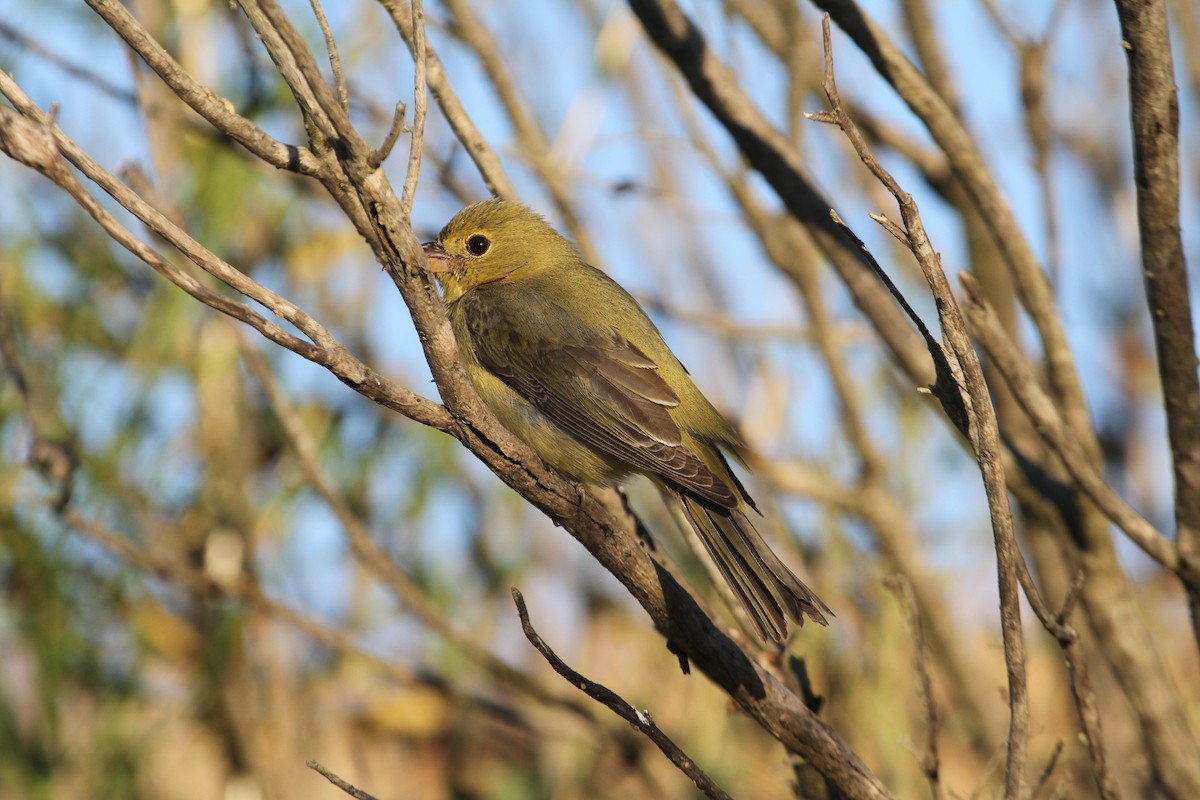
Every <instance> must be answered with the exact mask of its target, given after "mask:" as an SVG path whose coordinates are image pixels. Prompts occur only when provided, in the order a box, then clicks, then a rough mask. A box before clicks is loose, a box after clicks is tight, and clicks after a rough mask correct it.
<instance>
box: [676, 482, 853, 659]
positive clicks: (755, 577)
mask: <svg viewBox="0 0 1200 800" xmlns="http://www.w3.org/2000/svg"><path fill="white" fill-rule="evenodd" d="M675 496H676V498H677V499H678V500H679V503H680V505H681V506H682V507H683V510H684V513H686V514H687V517H688V519H689V520H690V521H691V523H692V528H694V529H695V531H696V533H697V534H699V535H700V539H701V541H703V542H704V546H705V547H706V548H707V549H708V552H709V554H710V555H711V556H712V559H713V561H715V562H716V564H717V568H718V569H720V570H721V574H722V575H723V576H725V581H726V582H727V583H728V584H729V587H730V589H732V590H733V593H734V595H736V596H737V598H738V600H739V601H740V602H741V604H742V607H743V608H745V609H746V613H747V614H748V615H749V617H750V621H751V622H753V623H754V627H755V629H756V630H757V631H758V634H759V636H761V637H762V638H763V639H764V640H766V639H771V640H774V641H776V642H782V641H783V640H784V638H785V637H786V636H787V623H786V621H785V617H786V618H787V619H790V620H792V621H793V622H796V623H798V624H800V625H803V624H804V616H805V615H806V614H807V615H808V616H809V618H811V619H812V621H813V622H816V623H819V624H821V625H828V624H829V623H828V622H827V621H826V619H825V614H829V615H830V616H833V612H832V611H830V610H829V608H828V607H827V606H826V605H825V604H824V603H822V602H821V599H820V598H819V597H817V596H816V595H815V594H813V593H812V591H811V590H810V589H809V588H808V587H807V586H805V585H804V584H803V583H801V581H800V579H799V578H797V577H796V576H795V575H793V574H792V571H791V570H790V569H788V568H787V566H785V565H784V563H783V562H782V561H780V560H779V557H778V556H776V555H775V553H774V552H773V551H772V550H771V548H770V546H769V545H768V544H767V543H766V542H765V541H763V538H762V536H761V535H760V534H759V532H758V531H757V530H755V528H754V525H753V523H751V522H750V518H749V517H747V516H746V515H745V514H744V513H742V511H741V510H740V509H736V508H735V509H728V508H722V507H720V506H715V505H713V504H710V503H706V502H704V501H702V500H697V499H695V498H694V497H690V496H688V495H685V494H682V493H676V494H675ZM822 612H824V613H822Z"/></svg>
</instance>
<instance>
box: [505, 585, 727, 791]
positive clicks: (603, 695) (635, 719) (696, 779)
mask: <svg viewBox="0 0 1200 800" xmlns="http://www.w3.org/2000/svg"><path fill="white" fill-rule="evenodd" d="M512 596H513V602H514V603H516V604H517V615H518V616H519V617H520V618H521V630H522V631H524V632H525V638H526V639H528V640H529V643H530V644H531V645H533V646H534V648H535V649H536V650H537V651H538V652H539V653H541V654H542V657H543V658H545V659H546V661H547V663H549V664H550V666H551V667H553V669H554V671H555V672H557V673H558V674H559V675H561V676H562V677H564V678H566V680H567V682H568V683H570V684H571V685H572V686H574V687H575V688H576V689H579V690H580V691H582V692H583V693H584V694H586V695H587V696H588V697H590V698H592V699H593V700H595V701H596V702H598V703H600V704H602V705H604V706H605V707H606V708H608V709H610V710H611V711H612V712H613V713H614V714H616V715H617V716H619V717H621V719H623V720H625V721H626V722H628V723H629V724H630V725H631V726H633V729H634V730H636V731H638V732H640V733H642V734H643V735H645V736H646V738H648V739H650V741H652V742H654V744H655V745H657V746H658V749H659V750H661V751H662V752H663V755H665V756H666V757H667V758H668V759H669V760H670V761H671V763H672V764H674V765H675V766H676V767H678V768H679V771H680V772H682V773H683V774H684V775H686V776H688V778H690V779H691V781H692V783H694V784H696V788H697V789H699V790H700V791H702V792H704V794H705V795H706V796H707V797H712V798H714V799H715V800H731V798H730V797H729V795H728V794H726V793H725V791H724V790H723V789H721V787H719V786H717V784H716V783H714V782H713V780H712V778H710V777H708V775H707V774H705V772H704V770H702V769H700V767H699V766H697V765H696V762H695V761H693V760H692V758H691V757H690V756H689V755H688V754H687V753H685V752H683V750H681V749H680V748H679V745H677V744H675V742H673V741H672V740H671V737H669V736H667V735H666V734H665V733H663V731H662V729H661V728H659V727H658V725H656V724H654V720H652V719H650V713H649V712H648V711H639V710H637V709H636V708H634V707H633V706H631V705H629V703H627V702H626V701H625V700H624V699H623V698H622V697H621V696H620V695H618V694H617V693H616V692H614V691H612V690H611V689H609V688H607V687H605V686H601V685H600V684H598V683H596V682H595V681H593V680H589V679H588V678H585V677H584V676H582V675H580V674H579V673H578V672H576V671H575V670H573V669H571V668H570V667H569V666H567V663H566V662H565V661H563V660H562V659H561V658H559V657H558V654H556V653H555V652H554V651H553V650H552V649H551V648H550V646H549V645H548V644H546V642H545V641H544V640H543V639H542V637H541V636H539V635H538V632H537V631H536V630H534V628H533V623H532V622H530V621H529V609H527V608H526V607H525V598H524V597H522V596H521V593H520V592H519V591H517V590H516V589H513V590H512Z"/></svg>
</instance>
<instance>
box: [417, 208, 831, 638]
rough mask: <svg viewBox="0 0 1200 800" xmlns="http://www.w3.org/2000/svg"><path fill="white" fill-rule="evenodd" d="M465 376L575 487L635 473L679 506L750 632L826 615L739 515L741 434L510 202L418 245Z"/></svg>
mask: <svg viewBox="0 0 1200 800" xmlns="http://www.w3.org/2000/svg"><path fill="white" fill-rule="evenodd" d="M424 247H425V255H426V257H427V258H428V261H429V268H430V270H431V271H432V272H433V273H435V275H436V276H437V279H438V281H439V282H440V283H441V285H442V289H443V291H444V295H445V301H446V307H447V310H448V314H449V317H450V322H451V324H452V326H453V328H454V335H455V338H456V339H457V342H458V347H459V350H460V351H461V353H462V358H463V363H464V365H465V366H466V369H467V374H468V375H469V376H470V378H471V382H472V383H473V384H474V385H475V389H476V391H478V393H479V396H480V397H481V398H482V399H483V401H484V402H485V403H487V405H488V407H489V408H491V409H492V411H493V412H494V413H495V415H496V417H497V418H498V419H499V420H500V422H502V423H503V424H504V425H505V427H507V428H508V429H509V430H511V431H512V432H513V433H514V434H516V435H517V436H518V437H519V438H520V439H522V440H523V441H525V442H526V443H528V444H529V445H530V446H531V447H532V448H533V449H534V451H536V452H537V454H538V455H539V456H541V458H542V460H543V461H545V462H546V463H547V464H548V465H550V466H551V467H552V468H554V469H555V470H557V471H558V472H559V473H561V474H562V475H564V476H566V477H568V478H570V479H572V480H576V481H581V482H585V483H594V484H612V483H615V482H617V481H619V480H620V479H622V478H624V477H626V476H628V475H630V474H631V473H641V474H643V475H646V476H648V477H650V478H651V479H652V480H654V481H655V482H656V483H658V484H659V486H661V487H662V488H663V489H664V490H665V491H666V492H667V493H668V494H669V495H670V496H672V497H673V498H675V499H676V501H677V502H678V503H679V504H680V505H681V507H682V508H683V510H684V512H685V514H686V515H687V518H688V519H689V520H690V522H691V524H692V527H693V528H694V529H695V531H696V533H697V534H698V535H699V536H700V539H701V540H702V541H703V542H704V545H705V547H707V548H708V552H709V553H710V554H711V555H712V558H713V560H714V561H715V562H716V564H717V567H718V568H719V569H720V570H721V573H722V575H724V577H725V580H726V581H728V583H729V586H730V587H731V588H732V590H733V593H734V594H735V595H736V596H737V598H738V600H739V601H740V602H741V604H742V605H743V606H744V607H745V609H746V612H747V613H748V614H749V617H750V619H751V621H752V622H753V623H754V626H755V628H756V630H757V631H758V633H759V635H760V636H762V637H764V638H768V637H769V638H771V639H774V640H776V641H782V640H783V639H784V637H785V636H786V635H787V622H786V620H787V619H791V620H793V621H795V622H797V623H800V624H803V622H804V615H805V614H807V615H808V616H809V617H811V618H812V619H813V620H814V621H815V622H818V623H820V624H822V625H825V624H827V623H826V621H825V617H824V615H823V614H822V613H821V612H822V611H824V612H826V613H831V612H829V609H828V608H827V607H826V606H825V604H824V603H822V602H821V600H820V599H819V598H818V597H817V596H816V595H815V594H813V593H812V592H811V591H810V590H809V588H808V587H807V586H805V585H804V584H803V583H801V582H800V580H799V579H798V578H797V577H796V576H795V575H793V574H792V572H791V570H789V569H788V568H787V567H786V566H785V565H784V564H783V562H782V561H780V560H779V558H778V557H777V556H776V555H775V553H773V552H772V551H771V548H770V547H769V546H768V545H767V543H766V542H764V541H763V539H762V536H760V535H759V533H758V531H756V530H755V529H754V525H753V524H752V523H751V521H750V519H749V517H748V516H747V509H748V508H753V509H754V510H755V511H756V512H757V510H758V509H757V507H755V505H754V501H753V500H752V499H751V498H750V495H749V494H748V493H747V492H746V489H745V487H743V486H742V484H741V483H740V482H739V481H738V479H737V477H736V476H735V475H734V473H733V471H732V470H731V469H730V468H729V463H728V462H727V461H726V460H725V456H724V455H723V454H722V450H727V451H730V452H731V453H732V454H733V455H734V456H735V458H736V457H737V450H738V449H739V448H741V447H743V446H744V445H743V442H742V439H741V437H740V436H739V435H738V433H737V431H736V430H734V428H733V426H732V425H730V424H729V423H728V422H727V421H726V420H725V418H724V417H722V416H721V414H720V412H718V411H717V410H716V409H715V408H713V405H712V403H710V402H709V401H708V398H706V397H705V396H704V395H703V394H702V393H701V392H700V390H699V389H698V388H696V384H694V383H693V382H692V379H691V377H690V376H689V375H688V372H687V370H686V369H684V367H683V365H682V364H680V363H679V359H677V358H676V357H675V355H674V353H672V352H671V350H670V348H669V347H667V344H666V342H664V341H663V338H662V334H660V333H659V332H658V328H656V327H655V326H654V323H653V322H651V321H650V318H649V317H647V316H646V312H645V311H643V310H642V308H641V306H639V305H638V303H637V301H636V300H634V299H633V297H631V296H630V295H629V293H628V292H626V291H625V290H624V289H622V288H621V287H620V286H619V285H618V284H617V283H616V282H615V281H613V280H612V279H611V278H609V277H608V276H607V275H605V274H604V273H603V272H601V271H600V270H598V269H596V268H594V267H592V266H590V265H589V264H587V263H585V262H584V260H583V259H582V258H581V257H580V255H579V252H578V251H577V250H576V249H575V247H574V245H572V244H571V242H569V241H568V240H567V239H565V238H563V237H562V236H560V235H559V234H558V233H557V232H556V231H555V230H554V228H552V227H551V226H550V225H549V223H547V222H546V221H545V220H544V219H542V217H541V216H539V215H538V214H537V213H535V212H534V211H532V210H530V209H529V208H527V207H525V206H523V205H521V204H520V203H514V202H509V201H505V200H499V199H492V200H485V201H483V202H482V203H476V204H475V205H471V206H468V207H466V208H464V209H463V210H462V211H460V212H459V213H458V214H457V215H456V216H455V217H454V219H452V220H450V222H449V223H447V224H446V227H444V228H443V229H442V231H441V233H439V234H438V237H437V239H436V240H434V241H433V242H430V243H428V244H426V245H425V246H424Z"/></svg>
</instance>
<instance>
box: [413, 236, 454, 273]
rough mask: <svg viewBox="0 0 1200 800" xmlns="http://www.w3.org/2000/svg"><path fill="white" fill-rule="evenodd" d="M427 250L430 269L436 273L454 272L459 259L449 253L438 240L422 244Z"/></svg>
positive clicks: (426, 257)
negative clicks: (440, 245)
mask: <svg viewBox="0 0 1200 800" xmlns="http://www.w3.org/2000/svg"><path fill="white" fill-rule="evenodd" d="M421 249H422V250H424V251H425V259H426V260H427V261H428V262H429V271H430V272H432V273H433V274H435V275H441V274H444V273H447V272H453V271H454V267H455V265H456V262H457V259H455V258H454V256H452V255H450V254H449V253H447V252H446V251H445V250H443V249H442V248H441V247H439V246H438V244H437V242H426V243H425V244H423V245H421Z"/></svg>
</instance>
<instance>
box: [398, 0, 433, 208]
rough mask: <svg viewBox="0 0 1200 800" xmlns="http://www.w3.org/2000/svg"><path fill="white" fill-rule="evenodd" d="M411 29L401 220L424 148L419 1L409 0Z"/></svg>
mask: <svg viewBox="0 0 1200 800" xmlns="http://www.w3.org/2000/svg"><path fill="white" fill-rule="evenodd" d="M412 30H413V123H412V142H411V143H410V144H409V146H408V172H407V173H406V174H405V176H404V190H403V191H402V192H401V193H400V213H401V214H402V215H403V217H404V219H408V218H409V217H410V216H411V215H412V207H413V200H414V199H415V197H416V194H417V178H418V177H419V176H420V174H421V153H422V151H423V150H424V147H425V104H426V96H427V95H426V92H427V89H426V87H425V71H426V70H425V59H426V52H425V49H426V48H425V5H424V2H423V0H412Z"/></svg>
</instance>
